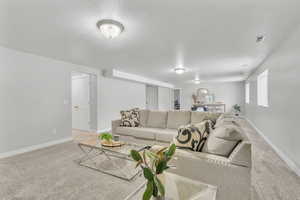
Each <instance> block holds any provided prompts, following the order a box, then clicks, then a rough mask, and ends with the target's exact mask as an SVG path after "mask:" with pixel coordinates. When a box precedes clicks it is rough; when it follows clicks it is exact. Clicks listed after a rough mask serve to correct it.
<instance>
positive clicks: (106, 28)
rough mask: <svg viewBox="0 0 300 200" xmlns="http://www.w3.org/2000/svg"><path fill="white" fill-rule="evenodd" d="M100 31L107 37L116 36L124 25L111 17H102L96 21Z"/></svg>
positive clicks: (122, 29)
mask: <svg viewBox="0 0 300 200" xmlns="http://www.w3.org/2000/svg"><path fill="white" fill-rule="evenodd" d="M97 27H98V28H99V30H100V32H101V33H102V34H103V35H104V36H105V37H106V38H108V39H113V38H115V37H118V36H119V35H120V34H121V33H122V32H123V31H124V26H123V24H121V23H120V22H118V21H115V20H112V19H102V20H100V21H98V22H97Z"/></svg>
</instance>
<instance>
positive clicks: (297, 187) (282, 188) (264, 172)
mask: <svg viewBox="0 0 300 200" xmlns="http://www.w3.org/2000/svg"><path fill="white" fill-rule="evenodd" d="M241 124H242V125H243V127H244V128H245V129H246V131H247V133H248V136H249V138H250V140H251V142H252V143H253V155H252V156H253V166H252V169H253V171H252V189H253V192H252V199H253V200H300V177H299V176H297V175H296V174H295V173H294V172H292V171H291V170H290V169H289V167H288V166H287V165H286V164H285V162H284V161H282V160H281V159H280V157H279V156H278V155H277V154H276V153H275V152H274V150H273V149H272V148H271V147H270V146H269V145H268V144H267V143H266V142H265V141H264V140H263V138H262V137H261V136H260V135H259V134H258V133H256V131H255V130H254V129H253V128H252V127H251V126H250V125H249V124H248V123H247V122H245V121H244V120H243V121H241Z"/></svg>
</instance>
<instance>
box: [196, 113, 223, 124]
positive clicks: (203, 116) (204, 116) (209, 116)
mask: <svg viewBox="0 0 300 200" xmlns="http://www.w3.org/2000/svg"><path fill="white" fill-rule="evenodd" d="M220 115H221V113H212V112H197V111H192V112H191V124H197V123H200V122H202V121H204V120H211V121H213V123H216V121H217V119H218V117H219V116H220Z"/></svg>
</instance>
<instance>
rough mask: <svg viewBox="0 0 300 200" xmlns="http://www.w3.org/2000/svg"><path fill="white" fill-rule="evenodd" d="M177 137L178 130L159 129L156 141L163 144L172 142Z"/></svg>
mask: <svg viewBox="0 0 300 200" xmlns="http://www.w3.org/2000/svg"><path fill="white" fill-rule="evenodd" d="M176 136H177V130H176V129H157V131H156V140H158V141H162V142H171V141H173V138H174V137H176Z"/></svg>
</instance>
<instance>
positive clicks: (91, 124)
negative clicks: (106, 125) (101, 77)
mask: <svg viewBox="0 0 300 200" xmlns="http://www.w3.org/2000/svg"><path fill="white" fill-rule="evenodd" d="M72 128H73V129H76V130H82V131H96V130H97V76H96V75H92V74H88V73H82V72H72Z"/></svg>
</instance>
